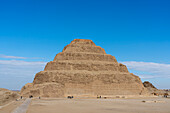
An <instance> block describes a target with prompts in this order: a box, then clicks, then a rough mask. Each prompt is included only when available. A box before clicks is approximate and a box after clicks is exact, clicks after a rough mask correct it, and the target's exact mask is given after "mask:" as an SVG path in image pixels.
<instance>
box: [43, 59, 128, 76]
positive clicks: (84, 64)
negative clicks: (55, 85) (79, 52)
mask: <svg viewBox="0 0 170 113" xmlns="http://www.w3.org/2000/svg"><path fill="white" fill-rule="evenodd" d="M44 70H45V71H47V70H79V71H81V70H87V71H119V72H127V73H128V69H127V67H126V66H125V65H123V64H118V63H114V62H103V61H86V60H69V61H68V60H63V61H51V62H48V63H47V65H46V66H45V69H44Z"/></svg>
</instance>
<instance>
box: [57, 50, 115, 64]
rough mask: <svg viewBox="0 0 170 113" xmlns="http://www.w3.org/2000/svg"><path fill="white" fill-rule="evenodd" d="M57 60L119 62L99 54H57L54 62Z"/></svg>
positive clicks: (110, 56) (111, 57)
mask: <svg viewBox="0 0 170 113" xmlns="http://www.w3.org/2000/svg"><path fill="white" fill-rule="evenodd" d="M57 60H95V61H108V62H117V60H116V58H115V57H114V56H112V55H108V54H98V53H89V52H87V53H83V52H61V53H59V54H57V55H56V56H55V58H54V61H57Z"/></svg>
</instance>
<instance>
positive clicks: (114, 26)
mask: <svg viewBox="0 0 170 113" xmlns="http://www.w3.org/2000/svg"><path fill="white" fill-rule="evenodd" d="M169 5H170V1H169V0H4V1H2V0H1V1H0V55H1V56H0V61H1V62H3V63H0V68H1V69H0V87H4V88H9V89H20V88H21V87H22V86H23V85H24V84H25V83H27V82H32V80H33V78H34V74H35V72H38V71H40V70H42V69H43V66H42V65H41V68H36V69H35V68H30V67H29V66H30V64H27V65H29V66H28V67H29V68H28V69H30V71H31V70H32V72H30V74H32V75H30V74H28V75H24V73H26V72H27V71H28V70H26V71H23V72H18V71H19V69H20V68H21V67H22V66H21V64H20V67H18V68H17V69H16V67H15V66H11V65H14V64H10V63H6V62H7V61H11V60H12V61H13V60H15V61H16V62H17V61H25V62H33V61H34V62H38V61H41V62H48V61H51V60H53V58H54V56H55V55H56V54H57V53H59V52H61V51H62V49H63V48H64V46H66V45H67V44H69V43H70V42H71V41H72V40H73V39H75V38H80V39H91V40H93V41H94V43H96V45H98V46H101V47H102V48H104V49H105V50H106V52H107V53H108V54H111V55H113V56H115V57H116V58H117V60H118V61H119V62H124V63H125V64H127V66H128V68H129V69H130V72H133V73H135V74H137V75H139V76H140V77H142V76H143V75H145V77H143V78H142V80H143V81H144V80H149V81H151V82H152V83H154V85H156V87H158V88H169V89H170V71H169V70H170V7H169ZM8 56H13V57H8ZM14 56H17V57H24V58H15V57H14ZM4 61H5V63H4ZM131 61H133V62H135V63H137V64H135V65H137V66H139V67H140V66H141V65H142V66H143V65H145V63H148V64H147V66H151V67H148V68H151V69H150V70H151V71H148V70H146V69H136V67H133V66H132V62H131ZM140 62H142V63H140ZM152 63H155V64H154V65H152ZM139 64H140V65H139ZM5 66H7V68H9V69H10V68H11V70H13V71H12V72H11V74H10V70H9V74H6V73H5V72H3V71H4V70H8V69H7V68H5ZM152 66H158V67H159V66H160V68H162V70H159V68H158V67H152ZM2 67H4V68H5V69H3V70H2ZM14 67H15V69H14ZM144 67H145V66H144ZM153 68H154V69H153ZM157 69H158V71H159V72H158V71H157ZM23 70H24V69H23ZM14 71H15V72H16V74H14V73H13V72H14ZM153 71H154V72H153ZM164 71H166V72H165V73H164V74H163V75H162V74H161V72H164ZM17 72H18V73H20V76H17ZM147 75H148V77H147ZM150 76H151V77H150ZM9 79H10V80H9ZM15 79H17V80H18V81H17V82H14V81H13V80H15Z"/></svg>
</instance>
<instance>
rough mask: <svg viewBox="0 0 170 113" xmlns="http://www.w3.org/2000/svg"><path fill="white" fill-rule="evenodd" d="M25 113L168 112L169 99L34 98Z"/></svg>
mask: <svg viewBox="0 0 170 113" xmlns="http://www.w3.org/2000/svg"><path fill="white" fill-rule="evenodd" d="M142 101H146V102H142ZM154 101H156V102H154ZM27 113H170V99H165V98H150V99H146V98H144V99H40V100H39V99H34V100H32V102H31V104H30V106H29V108H28V110H27Z"/></svg>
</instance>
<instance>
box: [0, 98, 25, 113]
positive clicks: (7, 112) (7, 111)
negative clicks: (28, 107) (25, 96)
mask: <svg viewBox="0 0 170 113" xmlns="http://www.w3.org/2000/svg"><path fill="white" fill-rule="evenodd" d="M23 101H24V100H20V101H13V102H10V103H9V104H7V105H5V106H4V107H2V108H0V113H11V112H12V111H13V110H14V109H16V108H17V107H18V106H20V105H21V104H22V103H23Z"/></svg>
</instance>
